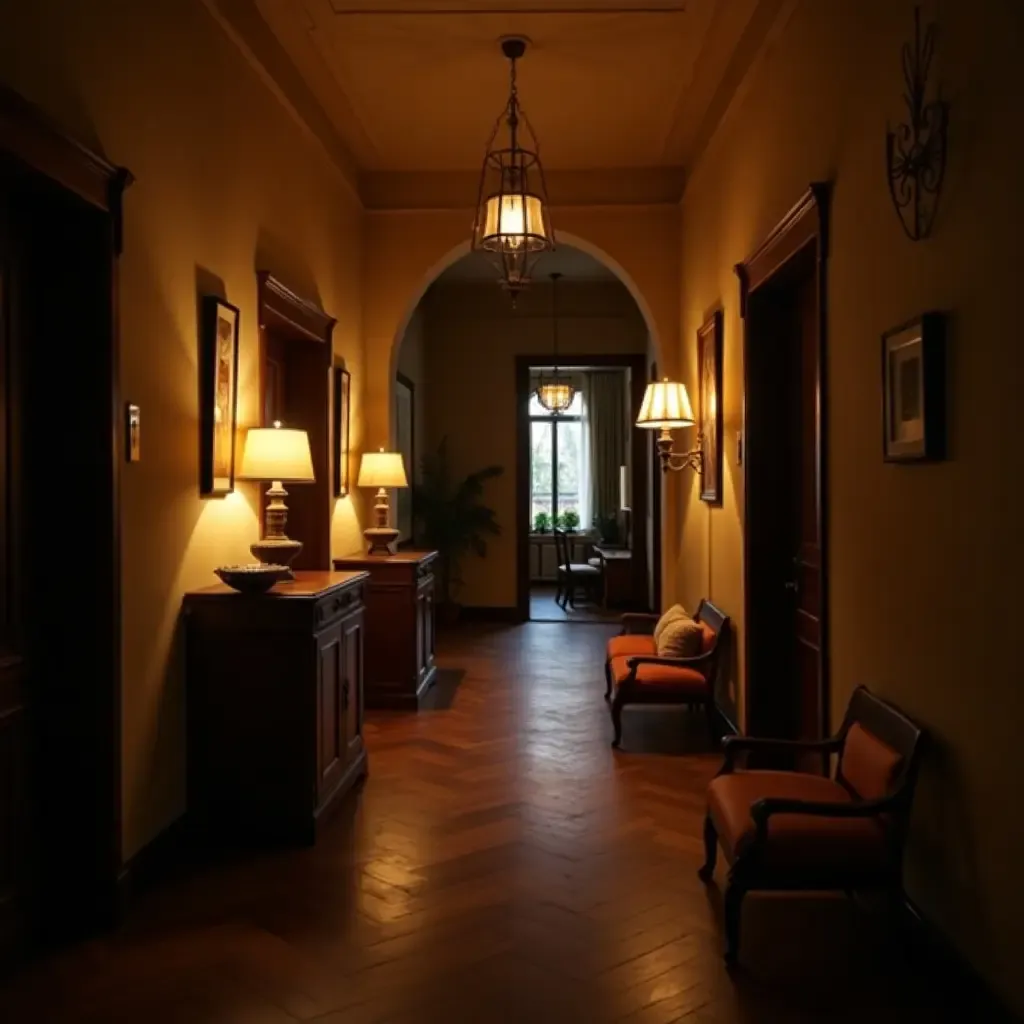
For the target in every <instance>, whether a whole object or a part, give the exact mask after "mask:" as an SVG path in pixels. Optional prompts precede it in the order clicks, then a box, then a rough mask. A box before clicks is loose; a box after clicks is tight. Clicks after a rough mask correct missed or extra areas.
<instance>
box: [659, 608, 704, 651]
mask: <svg viewBox="0 0 1024 1024" xmlns="http://www.w3.org/2000/svg"><path fill="white" fill-rule="evenodd" d="M703 640H704V630H703V629H702V628H701V624H700V623H699V622H694V621H693V619H691V618H690V616H689V615H683V616H680V617H678V618H675V619H673V620H672V621H671V622H669V624H668V625H667V626H666V627H665V628H664V629H663V630H662V631H661V636H660V637H658V657H659V658H695V657H696V656H697V655H698V654H700V648H701V643H702V642H703Z"/></svg>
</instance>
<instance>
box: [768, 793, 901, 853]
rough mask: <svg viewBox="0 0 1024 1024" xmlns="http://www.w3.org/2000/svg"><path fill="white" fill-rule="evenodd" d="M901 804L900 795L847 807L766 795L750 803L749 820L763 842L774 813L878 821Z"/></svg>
mask: <svg viewBox="0 0 1024 1024" xmlns="http://www.w3.org/2000/svg"><path fill="white" fill-rule="evenodd" d="M899 805H900V799H899V797H898V796H889V797H883V798H882V799H881V800H855V801H853V802H852V803H848V804H847V803H843V804H841V803H833V802H831V801H820V800H795V799H793V798H792V797H777V796H766V797H762V798H761V799H760V800H755V801H754V803H753V804H751V807H750V817H751V818H752V819H753V822H754V827H755V828H756V830H757V841H758V842H764V841H765V840H766V839H767V837H768V819H769V818H770V817H771V816H772V815H773V814H807V815H810V816H811V817H815V818H847V819H849V818H877V817H878V816H879V815H880V814H885V813H886V812H887V811H893V810H897V809H898V807H899Z"/></svg>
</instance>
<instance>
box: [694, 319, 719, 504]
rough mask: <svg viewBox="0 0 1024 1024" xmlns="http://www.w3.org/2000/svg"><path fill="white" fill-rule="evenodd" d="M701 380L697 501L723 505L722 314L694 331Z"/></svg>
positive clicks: (706, 321)
mask: <svg viewBox="0 0 1024 1024" xmlns="http://www.w3.org/2000/svg"><path fill="white" fill-rule="evenodd" d="M697 365H698V368H699V374H700V379H699V382H698V394H699V396H700V412H699V413H698V415H699V416H700V420H699V423H698V429H699V430H700V435H701V445H702V448H701V450H702V451H703V453H704V454H703V473H702V474H701V481H700V499H701V501H706V502H707V503H708V504H709V505H721V504H722V312H721V310H718V311H716V312H714V313H712V314H711V316H709V317H708V319H707V320H705V321H704V323H703V324H702V325H701V327H700V329H699V330H698V331H697Z"/></svg>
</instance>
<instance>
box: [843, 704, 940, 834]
mask: <svg viewBox="0 0 1024 1024" xmlns="http://www.w3.org/2000/svg"><path fill="white" fill-rule="evenodd" d="M838 736H839V738H840V740H841V741H842V746H841V748H840V752H839V763H838V765H837V766H836V781H837V782H839V783H840V784H841V785H843V786H844V787H845V788H846V789H848V790H849V791H850V793H851V794H852V795H853V796H855V797H857V798H859V799H861V800H878V799H881V798H882V797H894V798H896V800H897V801H898V804H899V806H900V807H902V808H903V809H904V810H905V809H906V808H908V807H909V805H910V800H911V797H912V795H913V790H914V784H915V783H916V781H917V771H918V767H919V765H920V760H921V754H922V752H923V750H924V743H925V734H924V730H922V729H921V728H920V727H919V726H918V725H916V724H915V723H914V722H912V721H911V720H910V719H909V718H908V717H907V716H906V715H905V714H903V712H902V711H900V710H899V709H898V708H896V707H894V706H893V705H892V704H888V703H887V702H886V701H884V700H882V699H881V698H880V697H877V696H875V694H873V693H872V692H871V691H870V690H868V689H867V687H865V686H858V687H857V689H856V690H854V691H853V694H852V696H851V697H850V703H849V705H848V707H847V709H846V715H845V717H844V718H843V724H842V726H841V727H840V729H839V733H838ZM898 817H902V818H903V819H905V818H906V815H905V814H904V815H902V816H898ZM905 826H906V821H905V820H903V821H902V827H904V828H905Z"/></svg>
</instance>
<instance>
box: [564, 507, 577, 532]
mask: <svg viewBox="0 0 1024 1024" xmlns="http://www.w3.org/2000/svg"><path fill="white" fill-rule="evenodd" d="M562 526H563V527H564V528H565V529H566V531H568V532H569V533H575V532H576V531H577V530H578V529H579V528H580V514H579V512H577V511H576V509H574V508H570V509H566V511H565V512H563V513H562Z"/></svg>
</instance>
